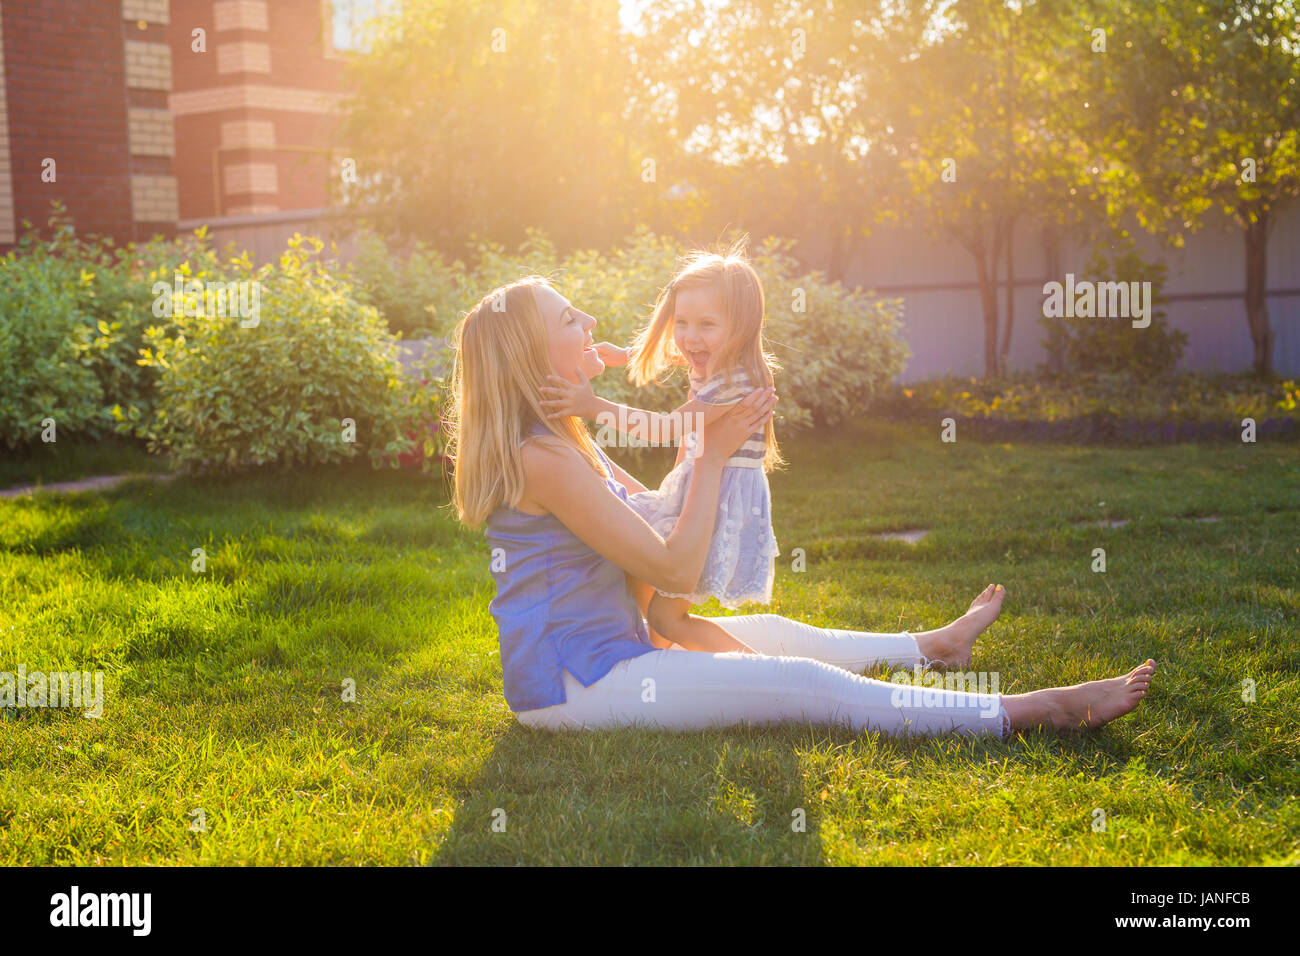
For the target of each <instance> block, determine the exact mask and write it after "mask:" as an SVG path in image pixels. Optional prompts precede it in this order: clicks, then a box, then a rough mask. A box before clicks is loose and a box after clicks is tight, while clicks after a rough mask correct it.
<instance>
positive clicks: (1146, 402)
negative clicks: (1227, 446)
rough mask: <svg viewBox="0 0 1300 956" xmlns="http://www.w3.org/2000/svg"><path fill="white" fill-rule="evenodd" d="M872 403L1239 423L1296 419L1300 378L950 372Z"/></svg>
mask: <svg viewBox="0 0 1300 956" xmlns="http://www.w3.org/2000/svg"><path fill="white" fill-rule="evenodd" d="M876 409H877V411H878V412H879V413H880V414H882V415H885V416H887V417H891V418H897V419H902V420H925V421H930V422H938V421H939V418H940V417H941V416H945V415H954V416H958V417H960V418H964V419H968V420H973V421H999V422H1007V423H1021V424H1040V423H1041V424H1060V423H1068V422H1078V421H1083V420H1086V419H1094V420H1096V419H1104V420H1108V421H1111V422H1116V423H1122V424H1130V423H1132V424H1144V425H1146V424H1149V425H1183V424H1198V425H1199V424H1205V425H1229V424H1235V425H1237V426H1239V425H1240V422H1241V420H1242V419H1244V418H1253V419H1255V421H1256V422H1257V423H1262V422H1265V421H1270V420H1271V421H1274V422H1282V423H1284V422H1285V421H1286V420H1288V419H1290V420H1292V421H1297V420H1300V385H1298V384H1297V383H1296V382H1294V381H1283V382H1265V381H1261V380H1259V379H1256V378H1253V377H1251V376H1246V375H1213V376H1211V375H1197V374H1183V375H1176V376H1165V377H1162V378H1151V379H1144V380H1139V381H1134V380H1132V379H1131V378H1129V377H1128V376H1126V375H1119V374H1114V373H1109V374H1084V375H1078V376H1075V377H1073V378H1070V379H1068V380H1067V379H1063V378H1041V379H1040V378H1035V377H1032V376H1030V375H1019V376H1009V377H1007V378H1004V379H1000V380H992V379H975V378H956V377H952V376H949V377H946V378H939V379H931V380H929V381H925V382H915V383H911V384H908V385H906V386H903V385H896V386H894V387H892V388H891V389H890V390H889V392H888V393H887V394H886V395H885V397H883V398H882V400H881V401H880V402H879V403H878V404H877V406H876ZM1291 427H1292V428H1293V427H1294V426H1291Z"/></svg>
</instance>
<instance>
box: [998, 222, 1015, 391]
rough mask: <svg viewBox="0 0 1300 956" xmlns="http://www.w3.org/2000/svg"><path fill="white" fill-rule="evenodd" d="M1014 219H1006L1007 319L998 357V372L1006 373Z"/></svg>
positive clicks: (1011, 320)
mask: <svg viewBox="0 0 1300 956" xmlns="http://www.w3.org/2000/svg"><path fill="white" fill-rule="evenodd" d="M1015 230H1016V221H1015V219H1013V218H1008V219H1007V238H1006V243H1007V321H1006V324H1005V325H1004V326H1003V327H1002V355H1001V357H1000V358H999V359H998V373H999V374H1000V375H1006V374H1007V364H1008V362H1007V359H1008V356H1009V353H1010V352H1011V328H1012V326H1013V325H1015V321H1016V266H1015V244H1016V243H1015V238H1016V232H1015Z"/></svg>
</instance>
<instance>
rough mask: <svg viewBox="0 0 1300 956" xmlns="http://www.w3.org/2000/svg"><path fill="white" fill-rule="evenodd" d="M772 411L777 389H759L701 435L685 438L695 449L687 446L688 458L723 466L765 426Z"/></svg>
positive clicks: (711, 424)
mask: <svg viewBox="0 0 1300 956" xmlns="http://www.w3.org/2000/svg"><path fill="white" fill-rule="evenodd" d="M775 407H776V389H774V388H760V389H756V390H754V391H752V392H750V393H749V394H748V395H746V396H745V397H744V398H743V399H741V400H740V401H739V402H737V403H736V404H735V405H733V406H732V407H731V408H730V409H729V410H728V411H727V413H726V414H725V415H723V416H721V417H720V418H717V419H715V420H714V421H713V422H711V423H710V424H708V425H705V426H704V429H703V431H702V432H692V433H691V434H690V435H689V436H687V441H688V442H690V441H692V440H694V442H695V447H694V448H691V447H690V446H689V445H688V447H687V454H688V455H689V456H691V457H693V458H697V457H707V458H710V459H712V460H713V461H716V462H718V463H720V464H721V463H725V462H726V460H727V459H728V458H730V457H731V456H732V455H734V454H735V453H736V452H737V451H739V450H740V446H741V445H743V444H745V439H747V438H748V437H749V436H750V435H752V434H754V432H756V431H758V430H759V429H760V428H762V427H763V426H765V425H766V424H767V423H768V420H769V419H771V417H772V409H773V408H775Z"/></svg>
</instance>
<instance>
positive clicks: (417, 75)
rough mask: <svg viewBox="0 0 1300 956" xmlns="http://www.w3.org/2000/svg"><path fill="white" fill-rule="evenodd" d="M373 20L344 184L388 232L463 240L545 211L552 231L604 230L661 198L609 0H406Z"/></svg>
mask: <svg viewBox="0 0 1300 956" xmlns="http://www.w3.org/2000/svg"><path fill="white" fill-rule="evenodd" d="M372 32H373V36H372V37H371V38H370V41H369V46H370V52H369V54H368V55H364V56H360V57H357V58H356V59H355V60H354V62H353V63H352V66H351V70H350V73H351V77H352V81H353V83H354V87H355V91H356V92H355V96H354V97H353V99H352V101H351V103H350V104H349V106H348V112H347V117H346V120H345V123H344V125H343V128H342V130H341V133H340V139H341V141H342V142H345V143H347V144H348V148H349V150H350V153H351V157H352V158H354V159H355V161H356V176H355V177H354V178H355V180H356V181H355V182H347V183H344V184H343V185H342V186H341V187H340V188H341V189H342V191H343V194H344V195H345V196H346V198H347V199H348V200H349V201H351V202H353V203H355V204H357V205H359V206H361V207H363V208H365V209H367V210H368V212H369V215H370V218H371V219H372V221H374V222H376V223H377V224H378V225H379V226H380V227H381V228H382V229H383V230H384V231H385V232H388V233H395V234H398V235H402V236H414V237H419V238H422V239H425V240H428V241H431V242H433V243H434V244H435V245H437V246H438V247H439V248H441V249H443V250H445V251H455V252H460V251H464V250H465V249H467V248H469V247H470V246H471V239H472V237H474V236H478V237H480V238H490V239H494V240H499V241H506V242H516V241H519V240H521V239H522V238H523V236H524V232H525V229H526V228H527V227H528V226H533V225H538V224H542V223H545V224H546V226H547V228H548V230H549V231H550V232H551V234H552V235H553V236H555V238H556V241H557V242H560V243H561V244H565V245H568V244H573V243H578V242H581V243H583V244H604V243H607V242H609V241H612V240H614V239H616V238H619V237H621V236H622V235H625V234H626V233H627V232H628V231H630V229H631V226H632V224H633V223H634V222H635V221H636V219H637V218H638V217H637V216H636V210H637V208H638V204H640V203H644V202H647V201H650V200H652V199H654V198H657V197H656V190H658V188H659V187H658V186H657V185H655V184H653V183H650V184H647V183H646V182H645V181H644V179H643V176H642V167H641V158H642V156H643V155H647V154H649V152H650V151H649V150H648V149H646V148H644V147H643V144H641V143H640V142H639V141H638V132H637V131H638V129H639V128H641V127H642V126H644V123H642V122H641V121H640V120H639V118H636V117H632V116H630V115H629V112H628V105H629V104H628V100H627V96H626V91H627V89H628V88H629V85H630V79H629V77H630V75H631V70H632V68H633V62H632V56H631V54H630V51H629V49H628V47H627V42H626V34H625V31H623V29H622V27H621V25H620V21H619V17H618V4H617V3H615V2H613V0H607V2H603V3H580V2H576V0H548V2H542V0H503V2H500V3H494V4H482V3H464V2H461V0H408V2H405V3H403V4H401V5H400V9H399V10H398V12H396V13H394V14H392V15H390V16H387V17H383V18H380V19H378V20H376V21H374V22H373V31H372Z"/></svg>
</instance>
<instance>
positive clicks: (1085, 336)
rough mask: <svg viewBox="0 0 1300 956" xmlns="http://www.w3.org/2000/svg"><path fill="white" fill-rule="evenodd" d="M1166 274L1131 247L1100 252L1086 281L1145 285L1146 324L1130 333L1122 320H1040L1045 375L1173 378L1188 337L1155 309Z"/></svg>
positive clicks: (1123, 243) (1128, 322) (1161, 266)
mask: <svg viewBox="0 0 1300 956" xmlns="http://www.w3.org/2000/svg"><path fill="white" fill-rule="evenodd" d="M1167 275H1168V270H1167V269H1166V268H1165V265H1164V263H1161V262H1152V261H1149V260H1147V259H1144V258H1143V257H1142V255H1141V254H1140V253H1139V252H1138V251H1137V250H1136V249H1135V248H1134V247H1133V244H1132V241H1131V240H1128V241H1125V240H1121V245H1120V246H1119V247H1118V248H1116V249H1111V248H1109V247H1102V248H1099V249H1098V250H1097V251H1096V252H1094V253H1093V256H1092V259H1091V260H1090V261H1089V263H1088V271H1087V272H1086V274H1085V277H1086V278H1087V279H1088V280H1090V281H1094V282H1098V283H1101V282H1150V283H1151V324H1150V325H1149V326H1147V327H1146V328H1134V327H1133V324H1132V321H1131V320H1130V319H1127V318H1114V317H1112V318H1098V317H1093V318H1073V319H1070V318H1061V317H1051V318H1049V317H1047V316H1042V317H1041V318H1040V321H1041V322H1042V323H1043V325H1044V326H1045V327H1046V329H1047V338H1046V339H1044V341H1043V344H1044V346H1045V347H1046V348H1047V351H1048V355H1049V356H1050V357H1051V359H1050V361H1049V368H1048V370H1047V371H1048V372H1049V373H1052V374H1065V375H1075V374H1080V373H1082V374H1100V375H1119V376H1124V377H1127V378H1129V379H1132V380H1139V379H1149V378H1153V377H1155V378H1159V377H1163V376H1167V375H1170V374H1172V373H1173V372H1174V371H1175V369H1176V368H1177V367H1178V362H1179V361H1180V360H1181V359H1182V357H1183V350H1184V349H1185V348H1186V347H1187V333H1185V332H1182V331H1180V330H1178V329H1175V328H1172V327H1170V325H1169V323H1168V322H1166V321H1165V318H1166V315H1165V312H1164V310H1163V309H1162V308H1160V306H1162V305H1164V304H1165V302H1166V301H1167V300H1166V299H1165V297H1164V295H1163V290H1164V286H1165V281H1166V278H1167Z"/></svg>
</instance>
